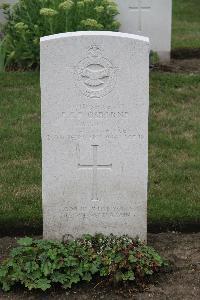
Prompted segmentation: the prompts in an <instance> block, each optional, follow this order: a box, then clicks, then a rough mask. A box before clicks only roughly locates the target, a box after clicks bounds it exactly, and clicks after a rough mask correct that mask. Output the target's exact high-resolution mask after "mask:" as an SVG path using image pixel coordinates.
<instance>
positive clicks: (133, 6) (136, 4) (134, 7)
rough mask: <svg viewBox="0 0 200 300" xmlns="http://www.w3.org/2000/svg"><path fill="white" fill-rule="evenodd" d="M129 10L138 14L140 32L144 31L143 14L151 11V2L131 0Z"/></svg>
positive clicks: (149, 0)
mask: <svg viewBox="0 0 200 300" xmlns="http://www.w3.org/2000/svg"><path fill="white" fill-rule="evenodd" d="M130 2H131V3H130V5H129V9H130V10H131V11H136V12H137V13H138V16H137V18H138V31H139V32H141V31H142V12H143V11H144V10H149V9H151V0H130Z"/></svg>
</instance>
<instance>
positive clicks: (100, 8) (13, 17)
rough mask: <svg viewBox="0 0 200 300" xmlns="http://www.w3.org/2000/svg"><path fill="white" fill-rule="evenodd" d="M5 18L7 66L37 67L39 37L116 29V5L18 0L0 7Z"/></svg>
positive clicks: (97, 0)
mask: <svg viewBox="0 0 200 300" xmlns="http://www.w3.org/2000/svg"><path fill="white" fill-rule="evenodd" d="M1 9H3V12H4V14H5V15H6V18H7V24H6V26H5V27H4V29H3V34H4V40H3V47H4V48H5V51H6V65H7V66H15V67H18V68H26V69H27V68H36V67H38V66H39V43H40V37H42V36H46V35H51V34H56V33H61V32H68V31H78V30H110V31H117V30H118V28H119V22H117V21H116V20H115V16H116V15H117V14H118V9H117V5H116V3H115V2H114V1H112V0H66V1H64V0H19V1H18V2H17V4H15V5H14V6H9V5H8V4H3V5H2V6H1Z"/></svg>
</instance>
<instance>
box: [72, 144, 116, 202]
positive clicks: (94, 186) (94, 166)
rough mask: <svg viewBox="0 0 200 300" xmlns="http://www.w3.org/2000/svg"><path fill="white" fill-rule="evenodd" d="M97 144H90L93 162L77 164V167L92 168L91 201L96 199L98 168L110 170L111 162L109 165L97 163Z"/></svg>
mask: <svg viewBox="0 0 200 300" xmlns="http://www.w3.org/2000/svg"><path fill="white" fill-rule="evenodd" d="M98 147H99V146H98V145H92V148H93V163H92V164H88V165H81V164H80V163H79V164H78V169H91V170H92V173H93V175H92V201H98V195H97V189H98V182H97V171H98V170H99V169H100V170H102V169H104V170H105V169H106V170H111V169H112V164H109V165H99V164H98V158H97V152H98Z"/></svg>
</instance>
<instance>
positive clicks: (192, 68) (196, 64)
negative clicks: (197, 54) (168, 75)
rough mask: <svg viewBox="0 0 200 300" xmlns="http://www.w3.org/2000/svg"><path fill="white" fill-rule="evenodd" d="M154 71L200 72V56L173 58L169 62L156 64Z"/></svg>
mask: <svg viewBox="0 0 200 300" xmlns="http://www.w3.org/2000/svg"><path fill="white" fill-rule="evenodd" d="M153 71H162V72H172V73H190V74H191V73H192V74H198V73H199V74H200V58H199V59H198V58H193V59H171V61H170V63H168V64H162V65H161V64H156V65H154V66H153Z"/></svg>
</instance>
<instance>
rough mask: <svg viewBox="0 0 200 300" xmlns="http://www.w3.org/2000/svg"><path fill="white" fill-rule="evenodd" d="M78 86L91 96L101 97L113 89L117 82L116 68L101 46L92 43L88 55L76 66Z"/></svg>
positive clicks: (86, 94)
mask: <svg viewBox="0 0 200 300" xmlns="http://www.w3.org/2000/svg"><path fill="white" fill-rule="evenodd" d="M75 79H76V84H77V87H78V88H79V89H80V91H81V92H82V93H83V94H84V95H85V96H87V97H89V98H101V97H103V96H105V95H107V94H108V93H110V92H111V91H112V89H113V88H114V86H115V83H116V68H114V67H113V65H112V63H111V61H109V60H108V59H107V58H105V57H103V56H102V52H101V49H100V47H98V46H96V45H92V46H91V47H90V48H89V50H88V57H86V58H84V59H83V60H81V61H80V62H79V63H78V65H77V67H76V68H75Z"/></svg>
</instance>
